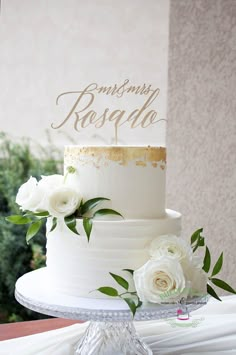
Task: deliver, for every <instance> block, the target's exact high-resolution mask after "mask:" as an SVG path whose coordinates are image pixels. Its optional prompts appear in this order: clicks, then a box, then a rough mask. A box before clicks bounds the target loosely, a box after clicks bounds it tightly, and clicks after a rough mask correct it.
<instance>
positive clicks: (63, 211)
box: [47, 185, 80, 218]
mask: <svg viewBox="0 0 236 355" xmlns="http://www.w3.org/2000/svg"><path fill="white" fill-rule="evenodd" d="M79 202H80V195H79V194H78V192H77V191H75V190H74V189H72V188H70V187H68V186H64V185H62V186H60V187H58V188H56V189H55V190H53V191H52V193H51V194H50V195H49V196H48V207H47V210H48V212H49V213H50V215H51V216H53V217H59V218H60V217H66V216H69V215H71V214H72V213H74V212H75V210H76V209H77V208H78V206H79Z"/></svg>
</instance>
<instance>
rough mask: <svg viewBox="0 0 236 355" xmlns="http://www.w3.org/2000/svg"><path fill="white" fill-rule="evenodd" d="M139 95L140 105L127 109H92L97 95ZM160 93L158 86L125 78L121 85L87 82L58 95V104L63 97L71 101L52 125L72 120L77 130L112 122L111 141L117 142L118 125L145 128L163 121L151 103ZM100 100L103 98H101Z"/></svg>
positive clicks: (59, 125)
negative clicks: (61, 116)
mask: <svg viewBox="0 0 236 355" xmlns="http://www.w3.org/2000/svg"><path fill="white" fill-rule="evenodd" d="M130 94H133V95H139V96H141V97H143V99H144V100H143V102H142V104H141V106H140V107H137V108H135V109H133V110H132V111H131V112H128V110H126V109H120V106H121V104H120V102H119V109H111V108H108V107H106V108H105V109H104V110H103V111H102V112H97V110H96V109H95V106H94V104H95V99H96V97H98V98H100V97H101V95H106V96H108V97H113V98H117V100H121V99H122V98H123V97H124V96H125V95H130ZM159 94H160V89H159V88H154V87H153V86H152V85H151V84H148V85H147V84H142V85H139V86H135V85H131V84H130V81H129V79H126V80H124V82H123V83H122V84H121V85H118V84H114V85H111V86H105V85H102V86H100V85H99V84H97V83H91V84H89V85H87V86H86V87H85V88H84V89H83V90H78V91H66V92H63V93H61V94H60V95H58V97H57V99H56V104H57V105H60V104H61V103H63V100H66V99H68V97H69V98H70V99H71V98H73V104H72V105H70V107H69V108H68V110H67V113H66V116H65V117H63V119H62V120H61V121H60V122H59V123H54V122H53V123H52V124H51V127H52V128H53V129H59V128H61V127H63V126H64V125H65V124H67V123H69V122H70V121H73V127H74V129H75V130H76V131H77V132H80V131H81V129H85V128H88V127H90V126H94V127H95V128H97V129H101V128H103V127H104V126H105V125H106V124H108V123H112V124H113V125H114V136H115V143H116V144H117V143H118V129H119V127H121V126H123V125H128V126H129V127H130V128H131V129H134V128H137V127H141V128H148V127H151V126H153V125H155V124H158V123H159V122H161V121H166V119H164V118H160V117H159V112H158V111H156V110H155V109H154V108H153V107H151V106H152V105H153V103H154V102H155V100H156V99H157V98H158V95H159ZM103 100H104V98H103Z"/></svg>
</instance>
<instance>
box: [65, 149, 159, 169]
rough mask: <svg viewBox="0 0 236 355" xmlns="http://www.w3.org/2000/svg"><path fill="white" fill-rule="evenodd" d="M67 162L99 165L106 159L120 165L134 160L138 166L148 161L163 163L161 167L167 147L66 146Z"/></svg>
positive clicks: (144, 164)
mask: <svg viewBox="0 0 236 355" xmlns="http://www.w3.org/2000/svg"><path fill="white" fill-rule="evenodd" d="M64 157H65V162H66V163H67V164H71V165H73V161H77V162H78V161H80V162H81V163H84V164H86V163H91V161H93V163H94V164H95V165H96V166H97V167H99V165H100V163H101V165H104V162H105V161H112V162H117V163H118V164H119V165H127V164H129V163H130V162H134V163H135V165H136V166H140V167H145V166H147V164H148V163H150V164H151V165H152V167H154V168H156V167H157V166H158V165H159V164H158V163H161V168H162V169H163V166H165V163H166V148H165V147H151V146H147V147H143V146H142V147H141V146H136V147H134V146H87V147H82V146H66V147H65V155H64Z"/></svg>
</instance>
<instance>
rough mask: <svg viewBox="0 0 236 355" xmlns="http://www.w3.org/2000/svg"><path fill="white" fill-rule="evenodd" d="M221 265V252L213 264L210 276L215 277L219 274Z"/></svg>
mask: <svg viewBox="0 0 236 355" xmlns="http://www.w3.org/2000/svg"><path fill="white" fill-rule="evenodd" d="M222 265H223V252H222V253H221V254H220V256H219V259H218V260H217V262H216V263H215V266H214V268H213V271H212V274H211V276H215V275H217V274H218V273H219V272H220V270H221V268H222Z"/></svg>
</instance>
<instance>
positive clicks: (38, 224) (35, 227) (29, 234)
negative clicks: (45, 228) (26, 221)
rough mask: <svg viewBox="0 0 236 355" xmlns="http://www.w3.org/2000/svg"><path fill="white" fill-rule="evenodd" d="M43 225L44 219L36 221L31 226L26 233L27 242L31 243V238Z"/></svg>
mask: <svg viewBox="0 0 236 355" xmlns="http://www.w3.org/2000/svg"><path fill="white" fill-rule="evenodd" d="M41 225H42V221H36V222H34V223H32V224H31V225H30V226H29V228H28V230H27V233H26V242H27V244H29V241H30V239H32V238H33V237H34V236H35V234H37V233H38V231H39V229H40V227H41Z"/></svg>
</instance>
